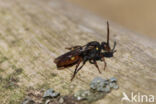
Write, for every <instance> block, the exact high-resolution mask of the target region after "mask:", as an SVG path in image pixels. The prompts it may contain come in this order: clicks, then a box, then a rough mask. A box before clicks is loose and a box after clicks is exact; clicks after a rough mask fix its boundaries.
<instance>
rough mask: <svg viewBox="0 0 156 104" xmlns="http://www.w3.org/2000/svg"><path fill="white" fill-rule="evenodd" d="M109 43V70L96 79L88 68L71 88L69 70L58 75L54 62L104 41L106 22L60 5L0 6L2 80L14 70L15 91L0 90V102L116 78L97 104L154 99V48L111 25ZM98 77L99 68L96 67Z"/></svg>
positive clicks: (3, 2) (41, 0) (0, 2)
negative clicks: (73, 50)
mask: <svg viewBox="0 0 156 104" xmlns="http://www.w3.org/2000/svg"><path fill="white" fill-rule="evenodd" d="M110 34H111V35H110V40H111V45H113V41H114V40H116V41H117V47H116V48H117V52H116V53H115V55H114V58H111V59H106V61H107V69H106V71H103V72H102V74H99V73H98V71H97V69H96V68H95V67H94V66H93V65H90V64H86V65H85V66H84V68H83V69H82V70H81V71H80V72H79V74H78V75H77V76H76V78H75V79H74V81H73V82H70V78H71V75H72V73H73V71H74V70H73V69H74V68H75V67H71V68H68V69H66V70H61V71H60V70H57V69H56V66H55V64H54V63H53V60H54V58H56V57H57V56H59V55H61V54H63V53H64V52H67V50H65V47H67V46H73V45H78V44H79V45H84V44H86V43H87V42H89V41H92V40H97V41H100V42H101V41H106V20H102V19H100V18H99V17H96V16H94V15H92V14H91V13H89V12H86V11H84V10H81V9H79V8H77V7H74V6H72V5H71V4H69V3H67V2H65V1H63V0H0V56H1V59H0V60H1V64H0V76H1V79H5V78H7V76H8V75H11V73H12V72H14V70H15V69H16V68H22V69H23V72H22V73H21V74H20V75H18V78H19V82H18V85H19V87H18V88H15V89H6V88H4V85H5V84H3V83H1V84H0V93H1V94H0V102H2V104H3V103H6V104H8V103H9V102H13V103H17V102H18V101H19V102H20V100H21V98H22V97H23V96H24V94H25V93H26V91H25V90H26V89H27V88H29V87H33V88H36V89H37V88H42V87H51V88H54V89H55V90H57V91H59V92H61V93H62V94H69V93H73V92H75V91H77V90H78V89H86V88H88V87H89V82H90V81H91V80H92V79H93V78H94V77H96V76H101V77H105V78H110V77H112V76H114V77H116V78H118V84H119V86H120V88H119V89H118V90H117V91H112V92H111V93H110V94H108V95H107V96H106V97H105V98H103V99H101V100H99V101H97V102H95V104H121V103H122V102H121V101H120V100H121V98H122V92H126V93H127V94H128V95H130V94H131V92H134V93H138V92H140V93H141V94H147V95H151V94H152V95H156V87H155V86H156V42H155V41H154V40H151V39H149V38H147V37H145V36H142V35H138V34H136V33H133V32H131V31H129V30H126V29H125V28H122V27H120V26H117V25H116V24H114V23H112V22H111V21H110ZM99 65H100V68H101V71H102V69H103V63H101V62H99Z"/></svg>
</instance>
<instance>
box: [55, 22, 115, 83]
mask: <svg viewBox="0 0 156 104" xmlns="http://www.w3.org/2000/svg"><path fill="white" fill-rule="evenodd" d="M115 46H116V42H114V46H113V49H111V48H110V45H109V23H108V22H107V42H101V43H99V42H97V41H91V42H89V43H87V44H86V45H84V46H73V47H70V48H66V49H68V50H69V52H67V53H65V54H63V55H61V56H59V57H57V58H56V59H55V60H54V63H55V64H56V66H57V68H58V69H64V68H67V67H71V66H73V65H76V68H75V71H74V74H73V76H72V78H71V81H72V80H73V79H74V77H75V75H76V74H77V72H78V71H79V70H80V69H81V68H82V67H83V66H84V65H85V63H86V62H87V61H89V62H90V63H91V64H94V65H95V67H96V68H97V69H98V71H99V73H101V72H100V69H99V67H98V65H97V62H96V61H98V60H100V61H103V62H104V70H105V68H106V62H105V59H104V57H107V58H111V57H113V54H114V52H116V50H115ZM81 62H82V65H81V66H80V63H81Z"/></svg>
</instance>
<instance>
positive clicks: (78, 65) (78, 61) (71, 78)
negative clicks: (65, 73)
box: [71, 60, 81, 81]
mask: <svg viewBox="0 0 156 104" xmlns="http://www.w3.org/2000/svg"><path fill="white" fill-rule="evenodd" d="M80 63H81V60H79V61H78V63H77V65H76V68H75V71H74V74H73V76H72V78H71V81H72V80H73V79H74V77H75V75H76V73H77V68H78V67H79V65H80Z"/></svg>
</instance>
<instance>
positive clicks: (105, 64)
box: [101, 57, 107, 70]
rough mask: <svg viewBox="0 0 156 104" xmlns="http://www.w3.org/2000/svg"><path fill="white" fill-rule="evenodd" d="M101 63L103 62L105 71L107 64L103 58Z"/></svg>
mask: <svg viewBox="0 0 156 104" xmlns="http://www.w3.org/2000/svg"><path fill="white" fill-rule="evenodd" d="M101 61H103V62H104V70H105V68H106V67H107V63H106V61H105V58H104V57H103V58H102V60H101Z"/></svg>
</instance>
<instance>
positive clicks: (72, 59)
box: [54, 45, 95, 69]
mask: <svg viewBox="0 0 156 104" xmlns="http://www.w3.org/2000/svg"><path fill="white" fill-rule="evenodd" d="M93 48H95V47H94V46H88V47H87V48H86V45H84V46H78V47H75V48H74V49H73V50H71V51H69V52H67V53H65V54H63V55H61V56H59V57H57V58H56V59H55V60H54V63H55V64H56V66H57V68H59V69H61V68H66V67H70V66H73V65H75V64H76V63H77V62H78V61H79V60H82V56H80V55H81V54H83V53H85V52H87V51H89V50H91V49H93Z"/></svg>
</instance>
